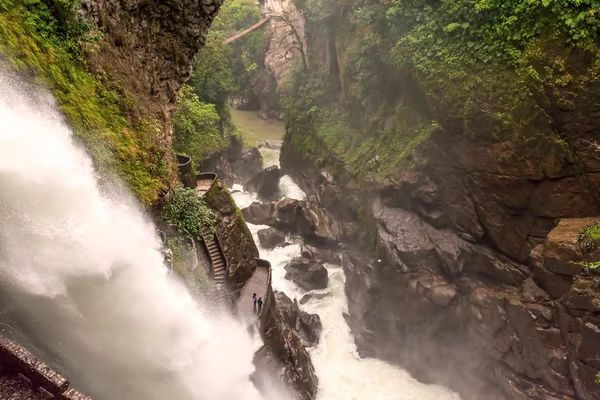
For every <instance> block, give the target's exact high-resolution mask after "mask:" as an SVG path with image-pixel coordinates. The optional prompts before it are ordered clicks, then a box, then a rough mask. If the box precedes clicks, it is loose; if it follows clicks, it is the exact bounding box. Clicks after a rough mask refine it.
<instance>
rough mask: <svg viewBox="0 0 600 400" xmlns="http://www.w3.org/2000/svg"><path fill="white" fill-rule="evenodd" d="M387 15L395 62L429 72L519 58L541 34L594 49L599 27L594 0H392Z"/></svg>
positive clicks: (465, 69) (460, 71)
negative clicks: (430, 0)
mask: <svg viewBox="0 0 600 400" xmlns="http://www.w3.org/2000/svg"><path fill="white" fill-rule="evenodd" d="M387 17H388V18H389V22H390V25H391V26H392V27H393V29H394V36H395V37H396V38H397V42H396V49H395V54H394V56H395V60H396V62H398V63H399V64H401V65H406V64H410V65H411V66H413V67H415V68H417V69H418V70H421V71H424V72H428V73H434V72H436V71H439V70H441V69H443V70H445V71H451V70H455V72H456V73H458V74H465V73H468V72H469V69H470V68H473V67H475V66H476V63H483V64H485V63H493V64H498V65H502V66H503V65H505V63H510V64H519V63H521V62H523V61H524V52H525V50H526V48H527V47H528V46H529V45H530V44H531V43H533V42H534V41H535V40H536V39H538V38H545V39H547V40H558V41H564V42H566V43H568V44H570V45H573V46H577V47H581V48H584V49H595V40H596V38H597V34H598V32H599V31H600V10H599V9H598V8H597V4H596V2H595V1H594V0H542V1H521V0H508V1H506V0H467V1H465V0H444V1H440V2H434V3H433V2H424V1H421V0H411V1H405V0H393V1H392V4H391V6H390V8H389V9H388V10H387Z"/></svg>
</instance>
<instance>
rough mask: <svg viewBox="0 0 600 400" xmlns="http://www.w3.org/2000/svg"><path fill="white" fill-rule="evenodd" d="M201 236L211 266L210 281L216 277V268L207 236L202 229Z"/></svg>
mask: <svg viewBox="0 0 600 400" xmlns="http://www.w3.org/2000/svg"><path fill="white" fill-rule="evenodd" d="M200 235H202V246H203V247H204V250H206V253H205V254H206V255H207V256H208V263H209V264H210V270H209V271H208V273H209V275H210V279H213V278H214V277H215V267H214V265H213V263H212V259H211V257H210V250H209V249H208V245H207V244H206V235H205V234H204V232H203V231H202V229H201V230H200Z"/></svg>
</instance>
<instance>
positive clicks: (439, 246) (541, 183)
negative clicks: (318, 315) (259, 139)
mask: <svg viewBox="0 0 600 400" xmlns="http://www.w3.org/2000/svg"><path fill="white" fill-rule="evenodd" d="M454 140H458V141H459V143H456V142H453V141H454ZM538 145H539V146H541V148H543V149H545V150H544V151H541V152H540V153H539V154H537V153H536V154H537V155H536V154H533V155H532V157H533V158H534V160H531V159H527V160H526V161H523V159H522V160H521V162H520V163H515V160H514V159H513V158H512V157H513V156H514V153H511V151H513V152H516V151H517V148H516V147H511V145H509V148H510V149H506V148H504V149H503V148H501V146H495V145H490V143H487V142H486V144H485V146H488V147H485V146H484V147H485V149H484V148H483V147H481V146H483V144H482V143H476V144H475V143H472V142H469V141H468V140H466V139H465V140H462V139H460V138H457V137H450V136H449V135H447V136H446V137H437V136H436V135H434V137H433V138H432V140H431V142H430V143H428V145H427V146H425V148H424V149H421V150H420V152H421V153H415V154H413V155H412V157H413V158H412V164H411V165H410V167H409V168H403V169H402V170H399V171H397V172H396V173H395V174H394V175H393V176H392V177H391V178H390V179H389V180H387V181H384V182H375V181H361V182H357V181H356V178H355V177H354V176H352V175H351V174H349V173H347V172H346V169H345V167H344V164H343V163H342V162H340V160H336V159H333V158H332V159H328V160H325V161H323V162H321V163H317V162H316V160H313V159H310V158H305V157H301V156H299V155H298V154H297V153H295V151H294V149H293V148H292V147H291V146H290V144H289V142H284V145H283V148H282V157H281V161H282V168H283V169H284V171H285V173H287V174H290V175H292V176H293V177H294V178H295V179H297V180H298V182H299V184H300V186H301V188H302V189H303V190H304V191H305V192H307V193H308V194H309V196H310V197H312V198H315V199H316V200H317V202H318V203H319V204H320V205H323V206H325V207H327V208H328V210H329V211H330V212H331V214H333V215H334V216H335V217H337V218H340V219H342V220H344V223H345V224H347V223H348V222H353V221H357V220H358V217H357V216H358V215H359V214H360V215H361V219H360V221H361V223H362V224H363V226H367V227H368V232H367V236H368V239H369V240H368V242H367V243H368V244H370V245H372V243H376V248H377V250H376V251H377V253H376V254H377V255H376V256H372V255H371V256H370V255H369V252H368V251H364V250H361V251H360V252H358V253H357V254H353V252H352V251H347V252H345V258H344V261H343V267H344V271H345V274H346V295H347V297H348V301H349V315H348V321H349V324H350V326H351V328H352V331H353V333H354V335H355V339H356V343H357V346H358V349H359V352H360V353H361V354H362V355H363V356H369V357H378V358H382V359H385V360H388V361H390V362H393V363H397V364H399V365H401V366H403V367H404V368H407V369H408V370H410V372H411V373H413V374H414V375H415V376H416V377H418V378H419V379H421V380H423V381H426V382H437V383H441V384H444V385H447V386H448V387H450V388H452V389H454V390H457V391H459V392H460V393H461V395H462V398H463V399H484V398H485V399H505V400H508V399H536V400H537V399H539V400H542V399H549V398H556V399H575V398H577V399H586V400H591V399H597V398H600V393H599V390H600V385H597V384H596V383H595V382H594V377H595V375H596V373H597V372H599V371H600V368H599V366H598V365H595V364H594V363H593V362H591V361H590V360H592V359H593V358H594V357H596V358H600V354H598V349H596V348H594V347H593V346H592V345H591V343H592V340H598V337H597V332H598V331H597V329H596V328H597V327H598V324H597V322H598V320H597V319H598V315H599V312H600V309H599V308H598V305H600V301H599V296H598V293H600V276H599V275H598V274H597V273H595V272H592V271H589V270H586V269H585V268H583V267H582V266H581V265H579V264H577V262H580V261H592V260H600V254H598V252H597V250H595V251H594V252H592V253H586V252H585V251H583V250H582V249H581V248H580V246H579V244H578V243H577V234H578V232H579V231H580V230H581V229H583V228H585V227H587V226H589V225H590V224H591V223H592V222H594V221H597V220H598V219H599V218H578V217H579V216H583V215H590V214H591V215H594V214H595V213H596V211H594V209H595V207H596V206H597V204H596V203H595V202H594V201H593V200H592V197H593V194H592V192H593V190H591V191H585V190H582V189H581V187H580V186H577V185H576V184H575V182H574V181H573V178H575V179H579V178H578V177H577V174H576V172H574V171H573V170H572V168H571V167H572V165H571V166H569V165H570V164H569V162H568V161H565V160H566V158H564V157H563V156H564V155H565V154H564V149H561V148H560V146H559V147H558V148H557V147H555V146H554V145H553V144H548V143H543V142H540V143H538ZM520 150H521V149H519V151H520ZM581 154H583V153H579V155H580V156H581ZM544 157H545V158H546V159H544V160H543V158H544ZM565 157H566V156H565ZM586 160H587V161H586V162H589V163H588V164H586V165H588V166H589V168H590V169H589V171H592V170H593V171H597V165H596V164H594V165H596V166H595V167H594V166H593V165H592V163H591V161H590V160H591V158H590V157H588V158H587V159H586ZM315 165H318V166H315ZM323 165H326V166H327V168H322V167H323ZM586 168H588V167H586ZM594 168H595V169H594ZM331 171H335V174H334V173H332V172H331ZM475 171H477V172H475ZM550 175H552V178H550ZM594 177H595V175H594V174H590V176H588V177H583V180H586V179H588V178H589V179H595V178H594ZM596 187H598V186H596ZM361 209H362V210H363V211H362V213H359V210H361ZM365 210H366V211H365ZM305 253H306V254H303V255H305V256H307V257H310V255H311V251H310V250H307V251H306V252H305ZM378 260H380V262H379V261H378ZM594 288H595V289H594ZM586 335H587V336H586ZM583 338H586V339H585V340H584V339H583ZM593 338H595V339H593Z"/></svg>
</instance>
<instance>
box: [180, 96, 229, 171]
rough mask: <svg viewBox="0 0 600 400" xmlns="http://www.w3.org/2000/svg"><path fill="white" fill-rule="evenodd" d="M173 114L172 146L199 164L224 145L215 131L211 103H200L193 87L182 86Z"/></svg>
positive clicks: (214, 114) (215, 124)
mask: <svg viewBox="0 0 600 400" xmlns="http://www.w3.org/2000/svg"><path fill="white" fill-rule="evenodd" d="M179 96H180V102H179V106H178V108H177V113H176V114H175V130H174V133H175V134H174V138H173V147H174V148H175V150H176V151H177V152H179V153H183V154H187V155H189V156H190V157H192V159H193V160H194V162H196V163H199V162H200V160H202V158H204V156H206V155H207V154H210V153H214V152H216V151H218V150H220V149H221V148H223V147H224V146H225V140H224V139H223V137H222V136H221V131H220V130H219V120H220V119H219V115H218V114H217V110H216V109H215V106H214V105H213V104H206V103H202V102H201V101H200V100H198V96H196V94H195V93H194V92H193V88H191V87H190V86H187V85H184V86H183V87H182V88H181V90H180V91H179Z"/></svg>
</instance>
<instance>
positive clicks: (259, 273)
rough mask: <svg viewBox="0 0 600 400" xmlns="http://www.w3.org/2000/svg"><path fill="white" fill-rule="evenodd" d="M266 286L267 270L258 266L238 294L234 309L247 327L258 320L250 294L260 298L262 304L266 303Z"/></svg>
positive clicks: (267, 283) (267, 282) (267, 279)
mask: <svg viewBox="0 0 600 400" xmlns="http://www.w3.org/2000/svg"><path fill="white" fill-rule="evenodd" d="M268 285H269V268H268V267H262V266H258V267H256V270H254V273H253V274H252V277H251V278H250V279H249V280H248V282H246V284H245V285H244V287H243V288H242V290H241V292H240V298H239V299H238V300H237V303H236V308H237V311H238V315H239V316H240V318H243V319H244V320H245V321H246V323H247V324H248V325H249V326H250V325H254V323H256V321H257V320H258V310H256V311H255V310H254V304H253V303H252V294H253V293H256V297H257V298H258V297H262V299H263V302H265V303H266V300H267V296H266V295H267V289H268ZM263 306H264V305H263Z"/></svg>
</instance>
